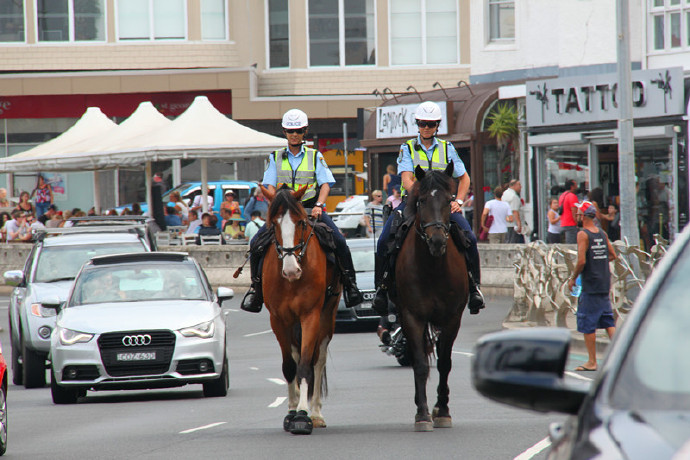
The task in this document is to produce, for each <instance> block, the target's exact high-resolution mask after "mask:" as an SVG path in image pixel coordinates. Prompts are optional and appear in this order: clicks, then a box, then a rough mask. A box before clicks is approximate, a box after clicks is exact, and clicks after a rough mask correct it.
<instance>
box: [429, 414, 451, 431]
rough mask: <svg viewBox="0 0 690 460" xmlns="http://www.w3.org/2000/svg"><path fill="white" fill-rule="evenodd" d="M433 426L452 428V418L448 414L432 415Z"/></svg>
mask: <svg viewBox="0 0 690 460" xmlns="http://www.w3.org/2000/svg"><path fill="white" fill-rule="evenodd" d="M434 428H453V419H452V418H450V416H446V417H434Z"/></svg>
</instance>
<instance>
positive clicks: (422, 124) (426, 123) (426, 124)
mask: <svg viewBox="0 0 690 460" xmlns="http://www.w3.org/2000/svg"><path fill="white" fill-rule="evenodd" d="M438 123H439V122H438V121H422V120H417V126H419V127H420V128H435V127H437V126H438Z"/></svg>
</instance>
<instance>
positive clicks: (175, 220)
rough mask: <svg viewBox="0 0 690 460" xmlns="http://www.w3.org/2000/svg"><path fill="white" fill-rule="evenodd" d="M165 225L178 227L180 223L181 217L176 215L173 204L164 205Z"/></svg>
mask: <svg viewBox="0 0 690 460" xmlns="http://www.w3.org/2000/svg"><path fill="white" fill-rule="evenodd" d="M165 225H166V226H168V227H179V226H181V225H182V219H181V218H180V216H178V215H177V208H175V207H174V206H166V207H165Z"/></svg>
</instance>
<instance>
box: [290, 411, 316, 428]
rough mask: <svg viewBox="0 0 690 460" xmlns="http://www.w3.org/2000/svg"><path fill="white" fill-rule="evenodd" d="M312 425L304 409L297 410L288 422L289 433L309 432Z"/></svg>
mask: <svg viewBox="0 0 690 460" xmlns="http://www.w3.org/2000/svg"><path fill="white" fill-rule="evenodd" d="M313 428H314V425H313V424H312V422H311V419H310V418H309V416H308V415H307V412H306V411H303V410H301V411H299V412H297V414H295V416H294V417H293V419H292V421H291V422H290V433H292V434H311V431H312V429H313Z"/></svg>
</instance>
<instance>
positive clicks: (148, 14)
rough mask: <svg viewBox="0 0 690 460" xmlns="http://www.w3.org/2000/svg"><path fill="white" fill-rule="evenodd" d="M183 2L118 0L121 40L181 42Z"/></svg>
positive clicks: (118, 27) (184, 19)
mask: <svg viewBox="0 0 690 460" xmlns="http://www.w3.org/2000/svg"><path fill="white" fill-rule="evenodd" d="M186 3H187V2H185V1H184V0H117V3H116V8H117V30H118V38H119V39H120V40H180V39H185V38H186V28H187V20H186V11H185V5H186Z"/></svg>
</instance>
